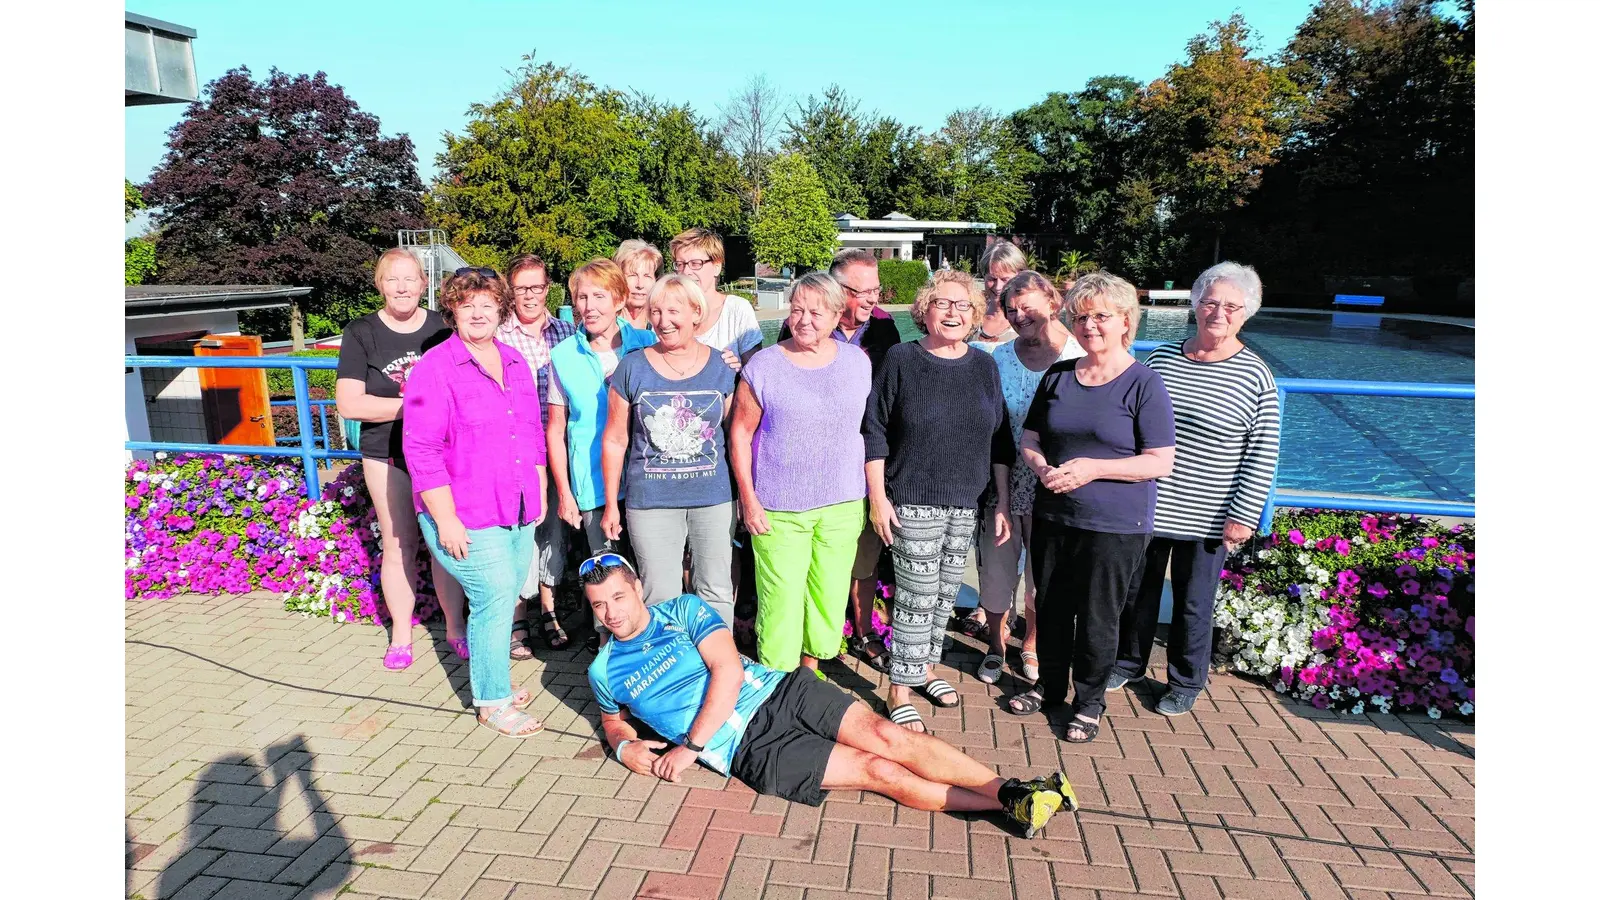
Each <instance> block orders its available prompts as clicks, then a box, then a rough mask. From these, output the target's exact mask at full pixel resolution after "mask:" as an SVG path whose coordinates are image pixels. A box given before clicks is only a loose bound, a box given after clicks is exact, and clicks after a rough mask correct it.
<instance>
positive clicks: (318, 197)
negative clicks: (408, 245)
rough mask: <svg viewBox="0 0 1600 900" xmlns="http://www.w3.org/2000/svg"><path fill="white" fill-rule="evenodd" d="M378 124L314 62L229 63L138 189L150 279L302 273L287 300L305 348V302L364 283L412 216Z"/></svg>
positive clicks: (402, 178)
mask: <svg viewBox="0 0 1600 900" xmlns="http://www.w3.org/2000/svg"><path fill="white" fill-rule="evenodd" d="M378 128H379V126H378V118H377V117H376V116H374V115H372V114H371V113H366V112H362V111H361V108H360V107H359V106H357V105H356V103H355V101H353V100H351V99H350V98H349V97H348V96H347V95H346V94H345V92H344V88H342V87H340V86H339V85H336V84H330V83H329V82H328V78H327V76H326V75H325V74H324V73H322V72H318V73H317V74H315V75H310V76H307V75H287V74H285V73H283V72H280V71H278V70H277V69H273V70H272V71H271V72H270V73H269V74H268V76H267V78H266V80H265V81H256V80H255V79H254V78H253V77H251V75H250V70H249V69H248V68H244V67H240V68H237V69H233V70H231V71H229V72H228V73H227V74H225V75H223V76H222V77H221V78H218V79H217V80H216V81H213V82H211V83H210V84H208V85H207V86H206V89H205V91H204V93H203V94H202V96H201V98H200V99H199V100H198V101H196V102H195V103H192V104H190V106H189V108H188V110H186V111H185V112H184V116H183V119H182V120H181V121H180V122H179V123H178V124H177V125H175V126H173V128H172V130H171V131H170V132H169V133H168V144H167V155H166V158H165V159H164V160H163V161H162V164H161V166H160V167H159V168H158V169H157V170H156V171H155V173H154V174H152V175H151V178H150V182H149V183H148V184H146V185H145V186H144V190H143V193H144V197H145V200H146V202H147V203H148V204H149V205H150V206H152V207H155V223H156V226H157V230H158V234H159V236H160V237H159V242H158V244H157V253H158V255H159V259H160V261H161V268H160V269H159V278H160V281H161V282H163V283H166V284H294V285H309V286H311V287H312V288H314V289H315V290H313V291H312V293H311V295H310V297H308V298H307V299H306V302H305V304H304V305H303V306H302V305H296V306H294V307H292V308H291V310H290V334H291V336H292V337H293V339H294V342H295V348H296V349H299V348H301V347H303V345H304V340H305V315H306V312H307V311H308V309H307V308H309V309H310V310H316V309H319V308H322V307H325V306H326V305H328V304H329V303H331V302H333V301H335V300H338V299H353V298H357V297H360V296H362V295H363V294H366V293H370V292H371V290H372V282H371V280H370V279H371V273H372V264H373V262H374V261H375V259H376V256H377V254H378V253H379V252H380V251H382V250H383V249H384V248H386V247H391V246H394V242H395V231H396V230H397V229H402V228H419V227H422V200H421V193H422V182H421V180H420V179H419V178H418V177H417V166H416V151H415V149H414V148H413V147H412V144H411V139H410V138H409V137H407V136H406V135H403V134H401V135H396V136H394V137H385V136H384V135H383V134H381V133H380V132H379V130H378Z"/></svg>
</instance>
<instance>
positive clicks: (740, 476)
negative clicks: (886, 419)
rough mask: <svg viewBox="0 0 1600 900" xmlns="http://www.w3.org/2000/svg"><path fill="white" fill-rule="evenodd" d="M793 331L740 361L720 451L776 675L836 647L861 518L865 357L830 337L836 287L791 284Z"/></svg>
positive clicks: (764, 652)
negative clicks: (732, 485) (752, 564)
mask: <svg viewBox="0 0 1600 900" xmlns="http://www.w3.org/2000/svg"><path fill="white" fill-rule="evenodd" d="M788 302H789V321H788V327H789V335H790V336H789V337H788V338H787V339H786V340H782V341H779V342H778V343H777V344H775V345H774V346H771V347H768V348H767V349H765V350H762V351H759V352H758V353H756V354H755V355H754V356H753V357H751V358H750V362H749V363H748V364H747V365H746V366H745V367H744V378H743V380H742V381H741V382H740V384H739V388H738V392H737V394H736V395H735V396H734V406H733V421H732V423H731V425H730V427H729V435H728V451H729V456H730V457H731V459H732V462H733V472H734V478H735V480H736V481H737V482H738V484H739V505H740V508H741V510H742V512H743V515H744V521H745V525H746V526H747V527H748V528H749V529H750V535H751V543H752V545H753V550H754V552H755V561H756V593H757V595H758V596H759V597H760V603H758V604H757V606H756V646H757V651H756V653H757V658H758V659H759V660H760V662H761V664H762V665H764V666H767V667H768V668H771V669H776V670H778V671H780V672H787V671H790V670H792V669H794V668H795V667H796V666H797V665H800V666H805V667H807V668H810V669H812V670H815V669H816V668H817V662H818V660H820V659H832V658H833V657H835V656H837V655H838V654H839V645H840V642H841V640H842V638H843V636H844V615H845V600H846V598H847V597H848V596H849V594H850V570H851V568H852V567H853V566H854V564H855V557H856V544H857V541H858V539H859V538H860V536H861V529H862V527H863V526H864V523H865V521H866V518H865V517H866V506H865V498H866V495H867V482H866V470H865V463H866V450H865V444H864V442H863V439H862V436H861V419H862V416H863V414H864V413H865V411H866V407H867V396H868V395H869V394H870V393H871V392H872V363H871V361H870V360H868V359H867V354H866V353H864V352H862V350H861V349H860V348H859V347H856V346H853V345H851V344H849V343H845V342H842V341H837V340H834V339H833V338H832V337H831V335H832V334H833V330H834V327H835V326H836V325H838V324H839V315H840V313H842V312H843V311H844V303H845V298H844V289H843V288H841V287H840V286H839V282H837V281H835V280H834V279H833V276H831V275H828V274H826V273H823V272H813V273H811V274H809V275H806V276H804V277H802V278H800V279H799V280H797V281H796V282H795V283H794V284H793V285H792V286H790V288H789V297H788Z"/></svg>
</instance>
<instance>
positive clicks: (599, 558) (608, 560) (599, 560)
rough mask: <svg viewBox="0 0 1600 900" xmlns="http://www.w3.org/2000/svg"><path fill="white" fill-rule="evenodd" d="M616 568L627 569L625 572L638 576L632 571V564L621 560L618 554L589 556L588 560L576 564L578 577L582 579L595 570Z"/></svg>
mask: <svg viewBox="0 0 1600 900" xmlns="http://www.w3.org/2000/svg"><path fill="white" fill-rule="evenodd" d="M618 566H623V567H625V568H627V570H628V571H629V572H633V574H635V575H637V574H639V573H638V572H636V571H634V568H633V563H630V562H628V561H627V560H626V559H623V558H622V556H621V555H620V554H617V553H609V552H608V553H601V554H598V555H596V556H591V557H589V558H588V559H586V560H584V561H583V562H581V563H579V564H578V577H579V578H582V577H583V576H585V575H587V574H589V573H590V572H593V571H594V570H595V569H614V568H616V567H618Z"/></svg>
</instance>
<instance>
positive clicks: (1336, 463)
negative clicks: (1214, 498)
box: [762, 307, 1477, 501]
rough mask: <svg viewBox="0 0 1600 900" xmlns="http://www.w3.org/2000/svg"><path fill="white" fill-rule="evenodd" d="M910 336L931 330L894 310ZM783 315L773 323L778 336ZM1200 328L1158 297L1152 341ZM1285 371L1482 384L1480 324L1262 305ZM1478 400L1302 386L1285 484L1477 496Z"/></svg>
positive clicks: (1151, 313) (768, 326) (1143, 324)
mask: <svg viewBox="0 0 1600 900" xmlns="http://www.w3.org/2000/svg"><path fill="white" fill-rule="evenodd" d="M895 320H896V324H897V325H899V326H900V334H901V336H902V337H904V338H905V339H906V340H913V339H915V338H917V337H919V336H920V332H919V331H918V330H917V328H916V326H915V325H913V324H912V322H911V317H910V315H909V314H907V313H905V312H897V313H895ZM780 324H781V323H780V322H777V321H772V322H763V323H762V330H763V332H764V333H765V334H766V338H767V343H768V344H769V345H770V344H771V343H772V342H773V341H774V340H775V339H776V338H777V332H778V327H779V325H780ZM1192 334H1194V325H1193V322H1192V316H1191V315H1190V312H1189V309H1188V308H1187V307H1173V308H1162V307H1155V308H1147V309H1146V310H1145V315H1144V316H1143V317H1142V319H1141V320H1140V323H1139V335H1138V337H1139V338H1140V339H1141V340H1153V341H1167V340H1179V339H1181V338H1185V337H1188V336H1190V335H1192ZM1240 337H1241V338H1242V339H1243V340H1244V342H1245V344H1246V345H1248V346H1249V347H1250V348H1251V349H1252V350H1254V351H1255V352H1256V353H1258V354H1260V355H1261V358H1262V359H1264V360H1266V362H1267V365H1268V366H1270V367H1271V368H1272V371H1273V374H1274V375H1276V376H1277V377H1279V378H1345V379H1353V380H1358V381H1422V382H1452V383H1469V384H1470V383H1473V382H1474V381H1475V376H1474V341H1473V338H1474V335H1473V329H1472V328H1470V327H1467V326H1462V325H1453V324H1448V323H1445V322H1433V321H1420V320H1413V319H1401V318H1396V317H1394V316H1384V315H1372V314H1355V315H1351V314H1333V315H1330V314H1328V313H1314V312H1308V313H1297V312H1270V311H1269V312H1261V313H1258V314H1257V315H1255V316H1254V317H1253V318H1251V319H1250V321H1249V322H1248V323H1247V324H1246V325H1245V327H1244V330H1243V331H1242V332H1241V333H1240ZM1473 434H1474V414H1473V402H1472V401H1469V400H1429V399H1415V398H1401V397H1330V396H1323V395H1316V394H1291V395H1290V396H1289V400H1288V406H1287V408H1286V409H1285V411H1284V425H1283V450H1282V455H1281V457H1280V462H1279V466H1278V486H1279V487H1280V488H1283V489H1288V490H1300V491H1315V492H1317V493H1335V494H1381V495H1384V496H1391V497H1413V498H1421V499H1430V500H1460V501H1474V500H1476V497H1477V494H1476V479H1475V471H1476V452H1475V446H1474V439H1473Z"/></svg>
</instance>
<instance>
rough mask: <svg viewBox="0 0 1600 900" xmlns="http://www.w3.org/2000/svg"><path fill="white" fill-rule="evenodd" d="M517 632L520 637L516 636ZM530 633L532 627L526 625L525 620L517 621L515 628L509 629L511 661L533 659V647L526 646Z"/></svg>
mask: <svg viewBox="0 0 1600 900" xmlns="http://www.w3.org/2000/svg"><path fill="white" fill-rule="evenodd" d="M519 633H520V634H521V635H522V637H517V635H518V634H519ZM531 634H533V629H532V628H529V627H528V623H527V622H519V623H517V626H516V627H515V628H512V629H511V659H512V660H513V661H516V662H520V661H522V660H525V659H533V648H532V647H529V646H528V637H529V636H530V635H531Z"/></svg>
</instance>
